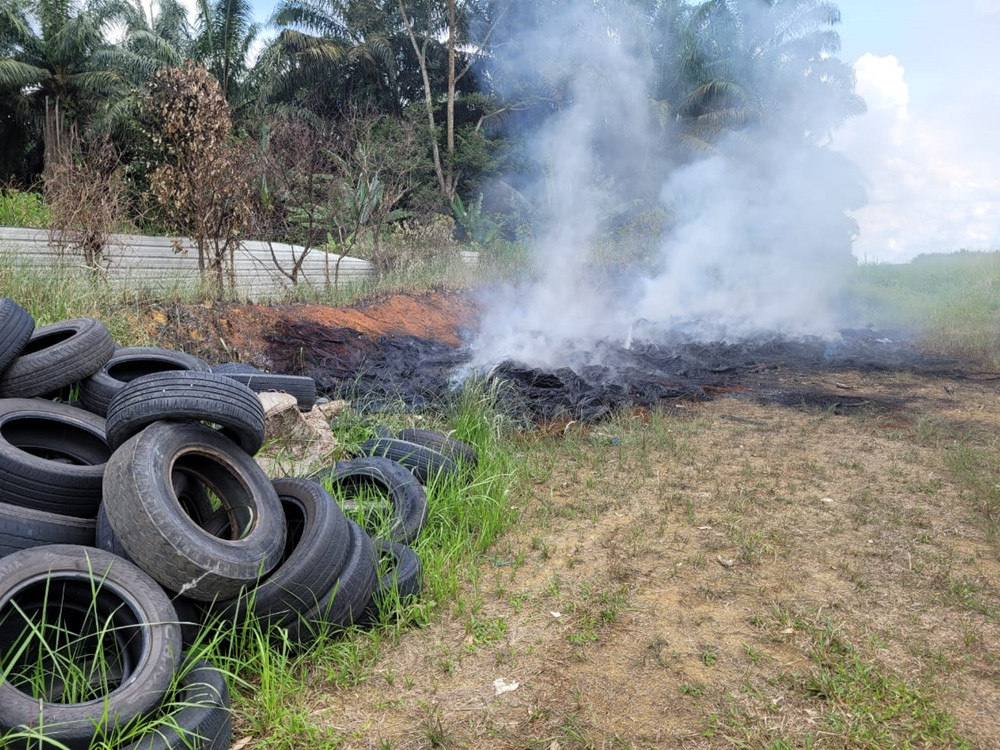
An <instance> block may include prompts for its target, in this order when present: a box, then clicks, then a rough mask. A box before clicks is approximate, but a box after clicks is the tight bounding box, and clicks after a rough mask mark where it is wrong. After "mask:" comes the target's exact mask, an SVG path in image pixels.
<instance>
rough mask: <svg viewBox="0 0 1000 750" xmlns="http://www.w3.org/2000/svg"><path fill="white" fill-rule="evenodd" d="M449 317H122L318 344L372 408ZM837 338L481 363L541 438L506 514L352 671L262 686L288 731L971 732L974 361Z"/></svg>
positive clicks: (538, 740)
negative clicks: (563, 363)
mask: <svg viewBox="0 0 1000 750" xmlns="http://www.w3.org/2000/svg"><path fill="white" fill-rule="evenodd" d="M160 317H162V319H163V320H162V322H158V321H159V318H160ZM428 319H432V320H431V321H430V322H428ZM347 320H350V321H351V322H350V323H348V322H346V321H347ZM474 320H475V308H474V306H473V305H471V304H469V303H468V302H467V301H464V300H461V299H460V298H454V297H450V296H448V295H432V296H427V297H421V298H395V299H393V300H390V301H388V302H387V303H383V304H382V305H373V306H369V307H366V308H363V309H362V310H355V311H336V310H329V309H326V308H308V307H303V306H296V307H290V308H280V309H270V308H266V309H264V308H262V309H257V308H253V307H227V306H219V307H214V306H213V307H199V308H187V309H172V310H160V311H154V316H153V318H152V319H151V327H152V328H153V333H154V334H155V335H156V337H157V339H158V340H159V341H161V342H163V343H164V344H166V345H175V346H180V347H181V348H185V349H187V350H188V351H194V352H196V353H201V354H203V355H205V356H207V357H208V358H209V359H210V360H212V361H219V360H221V359H242V360H245V361H250V362H251V363H253V364H256V365H258V366H264V367H268V369H274V370H276V371H280V370H285V371H292V372H303V371H306V370H307V368H309V367H317V366H318V364H319V363H326V365H327V366H328V370H327V371H328V372H329V373H332V374H329V375H327V377H328V378H329V380H328V381H327V383H328V384H329V385H328V386H327V387H328V388H332V387H333V386H337V387H343V386H344V384H357V383H362V384H366V387H367V388H368V390H367V391H366V393H367V394H368V397H369V399H370V404H371V405H372V406H373V407H374V408H381V407H384V406H386V405H387V404H388V403H389V401H390V400H391V399H396V401H395V403H396V404H397V405H398V404H399V403H401V402H400V400H399V392H398V391H399V388H398V384H399V382H400V381H402V380H407V379H411V378H415V379H416V381H415V382H417V383H419V384H420V385H419V386H416V387H414V391H415V393H416V395H417V396H420V397H422V398H424V399H425V402H424V403H426V402H428V401H429V400H430V399H431V398H432V397H433V398H436V397H437V395H438V394H439V392H440V388H441V383H446V382H447V379H446V378H444V377H443V375H438V374H434V375H433V377H431V376H427V379H426V380H422V379H421V378H423V377H424V376H426V375H427V373H437V371H438V370H440V371H442V372H445V371H447V370H448V368H450V367H451V366H452V363H453V362H456V361H460V360H461V351H460V348H458V345H459V343H460V342H461V340H462V332H463V330H464V329H466V328H468V327H470V326H472V325H474ZM178 324H179V325H178ZM317 326H318V327H317ZM362 326H363V327H364V328H362ZM431 328H434V329H436V330H435V331H434V333H428V331H429V330H430V329H431ZM171 337H173V338H171ZM220 341H222V342H224V344H220V343H219V342H220ZM845 342H847V343H846V344H845V345H844V346H841V347H838V348H836V349H831V348H830V347H829V346H828V345H822V344H821V342H815V341H813V342H808V341H807V342H795V343H786V344H782V343H780V342H770V343H765V344H762V345H760V346H757V347H726V346H710V347H699V346H696V345H693V344H690V343H684V342H680V343H679V344H678V342H674V343H673V345H672V346H671V347H669V348H664V347H662V346H650V345H646V346H642V347H634V348H633V349H632V350H630V351H629V352H619V354H621V355H622V357H623V361H626V362H629V363H631V365H632V367H633V369H634V370H638V371H639V372H640V374H641V375H642V377H643V378H646V380H640V381H639V382H647V381H648V379H650V372H649V370H653V371H654V373H657V374H656V376H655V377H652V380H653V381H654V385H653V386H651V387H650V388H649V390H646V391H641V390H639V389H638V388H635V389H632V385H631V383H632V382H633V381H626V380H623V379H622V376H621V372H623V371H625V372H628V371H629V368H622V369H620V370H617V371H608V370H606V369H602V368H600V367H598V368H597V369H596V370H590V371H588V370H587V369H586V368H581V370H580V373H582V374H580V375H577V374H572V373H569V372H566V371H563V372H555V373H542V372H538V371H532V370H530V369H529V368H523V367H519V366H518V365H515V364H513V363H511V364H509V365H507V367H506V369H504V368H501V370H502V371H503V372H504V374H505V375H506V376H507V377H508V378H509V380H511V381H512V382H513V383H514V384H515V385H514V386H513V387H515V388H517V387H520V388H521V389H522V393H524V394H527V396H526V397H525V398H524V399H523V400H522V402H521V405H520V406H521V408H523V404H524V402H527V403H529V404H531V403H534V404H536V405H535V406H534V407H532V408H531V409H529V410H528V411H527V412H520V413H528V414H530V415H532V416H533V417H534V418H535V419H536V420H537V421H540V422H541V423H542V424H543V426H544V427H545V428H546V429H541V430H528V431H525V432H523V433H521V435H520V436H519V437H518V438H517V440H516V443H515V450H517V451H519V452H521V453H522V454H523V456H524V461H525V464H526V466H527V469H526V474H525V477H524V478H523V481H522V483H521V485H520V486H519V488H518V491H517V492H516V493H515V494H514V495H513V496H512V502H513V503H516V506H517V510H518V512H519V514H520V517H521V522H520V523H519V524H518V525H517V527H516V528H514V529H512V530H511V531H510V532H509V534H508V535H507V536H506V537H505V538H504V539H502V540H501V541H500V542H499V543H498V544H497V545H495V547H494V549H492V550H490V551H489V552H488V553H487V554H485V555H484V556H483V559H482V560H481V563H480V565H479V566H478V569H477V574H476V575H475V576H474V577H473V578H472V579H470V580H468V581H466V582H465V584H464V586H463V589H462V594H461V596H460V598H459V599H458V600H457V601H455V602H450V603H446V604H442V603H439V604H436V605H433V604H431V605H428V606H436V607H437V608H438V609H437V612H438V615H439V616H438V617H436V618H435V619H434V621H433V624H432V625H430V626H428V627H425V628H422V629H413V630H410V631H407V632H405V633H404V634H403V635H402V636H401V638H400V639H399V641H398V642H397V643H393V644H391V645H387V646H386V647H385V649H384V654H383V656H382V657H381V658H380V659H379V661H378V663H377V665H376V666H375V669H374V672H373V673H372V674H371V676H370V677H369V678H368V679H366V680H363V681H362V682H361V683H360V684H358V685H357V686H355V687H352V688H344V687H342V686H340V685H339V684H338V683H336V682H335V681H334V679H333V678H331V677H329V676H325V675H324V674H322V673H317V674H316V675H315V678H314V680H313V681H312V682H311V688H310V689H309V690H307V691H304V692H303V693H302V694H301V695H296V696H289V697H288V698H287V700H288V701H289V702H290V704H291V703H294V705H289V706H286V708H287V709H288V710H289V711H292V712H295V713H297V715H300V716H306V717H309V723H310V726H311V727H312V728H310V729H308V731H307V730H305V729H303V735H302V737H301V742H300V743H298V744H295V745H293V746H295V747H302V748H306V747H320V746H322V747H334V746H336V747H348V748H371V747H385V748H389V747H391V748H425V747H447V748H528V747H531V748H547V749H548V750H559V748H674V747H682V748H688V747H691V748H733V747H737V748H761V749H762V750H763V749H764V748H767V749H768V750H783V749H784V748H817V749H819V748H844V749H846V748H891V747H913V748H923V747H927V748H939V747H948V748H987V749H988V748H997V747H1000V724H998V723H997V720H996V717H997V715H998V712H1000V654H998V652H997V644H998V643H1000V549H998V544H997V537H996V532H997V530H998V527H1000V490H998V489H997V488H998V487H1000V440H998V438H997V435H998V434H1000V417H998V414H1000V388H998V386H1000V380H998V376H997V375H995V374H993V373H985V372H978V368H977V367H976V366H975V365H974V364H971V363H965V362H962V361H958V360H949V359H947V358H944V357H940V356H934V355H932V354H929V353H927V352H922V351H920V349H919V347H918V346H917V345H916V344H915V343H914V342H907V341H905V340H903V339H901V338H900V337H898V336H894V335H885V334H878V333H874V332H867V331H862V332H849V333H848V335H847V336H845ZM456 358H457V359H456ZM371 363H384V364H385V369H384V370H381V371H380V370H379V369H378V368H375V369H374V370H372V372H374V373H375V374H374V375H370V376H365V375H364V374H361V375H359V374H358V371H355V370H352V368H353V367H354V365H355V364H361V365H366V364H371ZM651 363H652V364H651ZM293 365H294V366H293ZM589 366H590V367H594V365H593V364H591V365H589ZM657 367H661V369H659V370H657V369H656V368H657ZM298 368H302V369H298ZM338 368H339V369H338ZM379 372H386V373H390V374H391V376H390V375H385V376H382V375H379V374H378V373H379ZM365 377H368V378H369V380H368V381H365ZM578 377H579V378H580V379H581V380H582V381H583V383H582V384H581V383H580V381H579V380H578ZM321 382H323V381H321ZM371 383H374V384H375V385H376V386H377V387H376V388H372V387H370V384H371ZM518 384H520V385H518ZM567 386H572V387H570V388H567ZM378 388H382V390H381V391H379V390H378ZM630 389H632V390H630ZM658 389H662V390H658ZM331 392H332V391H331ZM650 393H653V394H658V395H659V396H662V398H660V399H659V401H658V402H657V403H656V406H657V408H655V409H650V408H646V405H645V404H644V402H642V401H641V399H642V398H646V397H648V395H649V394H650ZM579 394H583V395H582V396H581V395H579ZM623 394H624V395H625V396H626V397H629V398H632V399H633V400H631V401H629V400H627V399H622V400H621V401H615V400H614V399H616V398H620V397H622V395H623ZM532 397H535V398H532ZM404 401H405V399H404ZM420 403H421V402H420V401H419V400H414V401H412V402H410V405H411V406H412V407H413V408H419V407H420ZM539 404H540V405H539ZM552 404H554V405H555V406H552ZM618 404H621V405H622V407H623V408H618ZM626 405H627V407H628V408H624V407H625V406H626ZM532 409H533V410H532ZM573 409H578V411H576V412H574V411H573ZM588 410H590V411H588ZM588 415H592V416H593V417H602V418H600V419H595V420H594V421H592V422H589V423H584V421H581V419H580V417H584V418H586V417H588ZM497 680H500V681H501V682H499V683H498V682H497ZM505 686H506V688H509V690H508V691H506V692H505V691H504V688H505ZM498 688H499V689H498ZM237 726H238V734H239V739H238V741H237V744H238V745H239V746H240V747H251V748H253V747H267V746H270V744H269V743H270V742H271V739H272V738H271V737H269V736H267V735H266V732H265V733H264V734H259V735H258V734H257V733H256V730H254V729H253V727H254V726H255V724H254V723H253V722H239V721H238V722H237Z"/></svg>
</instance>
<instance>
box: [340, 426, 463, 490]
mask: <svg viewBox="0 0 1000 750" xmlns="http://www.w3.org/2000/svg"><path fill="white" fill-rule="evenodd" d="M355 454H356V455H359V456H382V457H383V458H388V459H391V460H392V461H395V462H396V463H398V464H401V465H403V466H405V467H406V468H407V469H409V470H410V472H411V473H412V474H413V476H415V477H416V478H417V481H418V482H420V483H421V484H422V485H424V486H427V485H428V484H430V483H431V482H432V481H435V480H437V479H439V478H445V477H457V476H458V473H459V472H458V465H457V464H456V463H455V462H454V461H452V460H451V459H450V458H446V457H445V456H443V455H441V454H440V453H438V452H437V451H436V450H434V449H433V448H427V447H426V446H423V445H418V444H417V443H411V442H409V441H407V440H399V439H398V438H372V439H371V440H366V441H365V442H363V443H361V445H359V446H358V447H357V449H356V450H355Z"/></svg>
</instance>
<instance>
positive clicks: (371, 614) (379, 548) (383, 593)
mask: <svg viewBox="0 0 1000 750" xmlns="http://www.w3.org/2000/svg"><path fill="white" fill-rule="evenodd" d="M372 542H373V543H374V544H375V552H376V553H377V554H378V557H379V569H380V570H384V571H385V572H384V573H382V575H381V576H379V579H378V586H376V588H375V595H374V596H373V597H372V600H371V602H370V603H369V604H368V608H367V609H366V610H365V614H364V617H363V618H362V620H361V621H362V622H363V623H365V624H369V625H370V624H372V623H375V622H378V620H379V616H380V615H384V614H385V610H386V608H387V607H388V606H390V604H395V603H397V602H398V603H400V604H403V603H405V602H407V601H410V600H412V599H416V598H417V597H419V596H420V591H421V589H422V588H423V575H424V566H423V563H421V562H420V557H419V556H418V555H417V553H416V552H414V551H413V550H412V549H411V548H410V547H407V546H406V545H404V544H400V543H399V542H389V541H386V540H385V539H373V540H372Z"/></svg>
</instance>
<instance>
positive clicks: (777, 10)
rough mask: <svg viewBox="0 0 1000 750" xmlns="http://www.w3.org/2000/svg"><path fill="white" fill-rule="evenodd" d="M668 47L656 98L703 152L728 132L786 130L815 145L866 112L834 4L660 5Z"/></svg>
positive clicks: (816, 0) (748, 0)
mask: <svg viewBox="0 0 1000 750" xmlns="http://www.w3.org/2000/svg"><path fill="white" fill-rule="evenodd" d="M656 19H657V21H658V22H659V23H660V24H661V25H662V27H663V28H665V29H666V30H667V36H668V38H669V39H670V47H669V49H665V50H664V49H661V50H659V51H661V52H665V53H666V54H665V56H666V59H667V60H669V62H670V64H669V65H666V66H663V65H661V66H659V68H658V73H659V76H658V79H657V81H656V83H655V87H654V92H653V98H654V99H655V100H656V101H658V102H660V103H661V104H662V105H664V106H666V107H667V108H668V109H669V111H670V112H671V113H672V114H673V115H674V116H675V118H676V120H677V122H678V124H679V125H680V126H681V128H682V132H683V133H684V135H686V136H688V137H694V138H697V139H698V140H700V141H701V142H702V143H703V144H710V143H714V142H715V141H717V140H718V139H719V138H720V137H721V136H722V135H724V134H726V133H736V132H741V131H747V130H748V129H753V128H756V129H760V128H765V129H768V130H771V131H773V130H774V129H776V128H780V129H782V131H783V132H784V134H785V135H786V136H787V137H789V138H793V139H802V138H807V139H813V140H815V139H817V138H821V137H823V136H824V135H825V134H827V133H828V132H829V131H830V129H832V128H833V127H835V126H836V125H838V124H840V123H841V122H843V120H844V119H846V118H848V117H851V116H854V115H857V114H860V113H861V112H863V111H864V103H863V102H862V100H861V99H860V97H858V96H857V95H856V94H855V93H854V73H853V70H852V69H851V67H850V66H849V65H847V64H845V63H843V62H842V61H841V60H839V59H838V58H837V57H836V53H837V52H838V51H839V50H840V38H839V36H838V35H837V32H836V31H835V30H834V29H833V27H834V26H835V25H836V24H838V23H839V22H840V11H839V10H838V9H837V6H836V5H834V4H833V3H830V2H825V1H823V0H707V1H706V2H703V3H701V4H700V5H698V6H694V7H684V6H683V4H680V3H677V2H676V1H675V2H665V3H661V4H660V5H659V7H658V8H657V12H656Z"/></svg>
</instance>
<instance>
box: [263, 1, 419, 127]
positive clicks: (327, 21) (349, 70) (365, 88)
mask: <svg viewBox="0 0 1000 750" xmlns="http://www.w3.org/2000/svg"><path fill="white" fill-rule="evenodd" d="M395 18H396V10H395V4H394V3H393V2H391V0H361V2H358V1H357V0H283V1H282V2H281V3H280V4H279V5H278V6H277V7H276V8H275V11H274V15H273V16H272V18H271V22H272V23H273V24H274V25H276V26H278V27H281V28H282V31H281V33H280V35H279V36H278V39H277V41H276V44H275V45H274V48H273V50H271V52H272V54H273V55H275V57H278V58H280V59H281V61H282V63H283V64H282V65H281V66H276V67H275V71H276V73H279V74H280V75H279V74H276V75H274V76H272V78H271V81H270V85H269V86H267V87H266V89H265V92H264V95H265V97H266V98H267V100H268V101H270V102H286V103H287V102H289V101H292V100H296V99H297V100H298V101H299V102H300V103H302V104H305V105H306V107H307V108H308V109H310V110H311V111H313V112H316V113H317V114H321V115H323V116H326V117H330V118H336V117H337V115H338V112H339V111H340V110H342V109H345V108H348V107H349V106H350V105H365V106H375V107H376V108H378V109H380V110H382V111H387V112H391V113H394V114H399V113H400V112H401V108H402V100H403V99H404V98H405V95H402V94H401V92H400V90H399V80H400V77H399V68H400V64H401V61H402V59H403V57H402V55H401V52H400V50H401V49H402V48H403V44H404V40H403V38H402V37H401V36H399V30H398V25H397V24H396V23H395Z"/></svg>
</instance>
